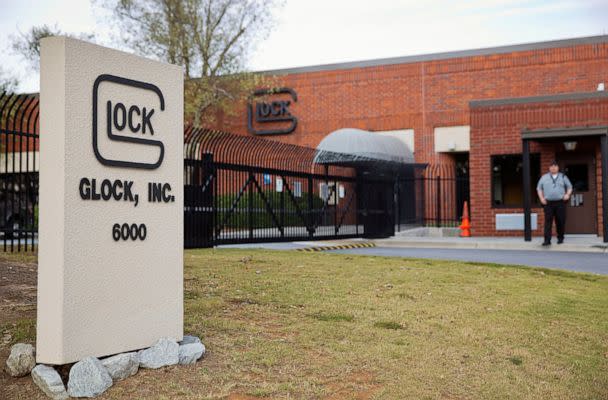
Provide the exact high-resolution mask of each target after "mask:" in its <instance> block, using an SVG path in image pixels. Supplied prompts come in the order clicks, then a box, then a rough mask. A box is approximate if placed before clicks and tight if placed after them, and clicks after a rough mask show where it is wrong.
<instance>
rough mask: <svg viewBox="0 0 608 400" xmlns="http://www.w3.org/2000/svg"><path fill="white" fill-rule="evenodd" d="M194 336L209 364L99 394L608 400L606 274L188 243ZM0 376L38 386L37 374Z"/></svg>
mask: <svg viewBox="0 0 608 400" xmlns="http://www.w3.org/2000/svg"><path fill="white" fill-rule="evenodd" d="M26 324H27V322H26ZM9 325H10V324H9ZM7 326H8V325H7ZM11 326H14V328H11V327H8V328H5V329H8V330H11V329H18V327H17V325H16V324H13V325H11ZM19 329H20V335H21V337H23V335H24V333H23V331H25V332H26V333H25V335H26V336H27V329H25V330H24V329H23V327H21V328H19ZM185 331H186V332H187V333H193V334H196V335H199V336H200V337H201V338H202V339H203V342H204V343H205V345H206V346H207V349H208V353H207V355H206V357H205V358H204V359H203V360H202V361H200V362H198V363H197V364H196V365H194V366H191V367H169V368H165V369H163V370H154V371H151V370H142V371H140V372H139V373H138V375H136V376H135V377H132V378H130V379H128V380H127V381H124V382H120V383H117V384H116V385H114V387H112V388H111V389H109V390H108V391H107V392H106V393H105V394H104V395H103V396H102V397H101V398H108V399H127V398H161V399H169V398H173V397H176V396H182V397H180V398H186V399H207V398H212V399H216V398H228V399H250V398H273V399H275V398H290V399H608V278H607V277H602V276H596V275H589V274H578V273H569V272H561V271H551V270H544V269H532V268H520V267H513V266H497V265H482V264H473V263H463V262H448V261H423V260H407V259H398V258H383V257H366V256H347V255H338V254H327V253H302V252H291V251H283V252H279V251H275V252H273V251H263V250H232V249H231V250H227V249H221V250H200V251H187V252H186V253H185ZM28 339H29V340H30V341H32V340H34V338H33V337H29V338H28ZM3 382H10V383H9V385H10V387H9V389H10V391H9V393H11V394H12V395H14V396H16V397H17V398H19V397H20V396H23V397H21V398H28V399H29V398H32V396H37V395H38V393H37V392H36V388H35V387H33V385H32V384H31V383H30V380H29V378H22V379H20V380H16V381H14V380H13V381H2V382H0V383H3ZM13 382H19V386H15V385H16V384H15V383H13ZM40 398H42V397H40Z"/></svg>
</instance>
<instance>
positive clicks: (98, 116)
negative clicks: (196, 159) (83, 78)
mask: <svg viewBox="0 0 608 400" xmlns="http://www.w3.org/2000/svg"><path fill="white" fill-rule="evenodd" d="M164 110H165V99H164V97H163V93H162V92H161V90H160V89H159V88H158V86H156V85H153V84H151V83H146V82H141V81H136V80H132V79H127V78H122V77H119V76H114V75H108V74H103V75H99V76H98V77H97V79H95V83H94V84H93V152H94V153H95V157H96V158H97V160H98V161H99V162H100V163H102V164H103V165H107V166H110V167H123V168H139V169H156V168H158V167H159V166H160V165H161V164H162V162H163V158H164V156H165V147H164V145H163V143H162V141H160V140H157V139H154V138H155V136H156V137H157V136H159V130H158V128H157V124H156V122H157V121H158V120H159V119H160V118H162V117H163V116H162V113H163V111H164ZM104 132H105V135H104V134H103V133H104ZM163 133H164V132H163Z"/></svg>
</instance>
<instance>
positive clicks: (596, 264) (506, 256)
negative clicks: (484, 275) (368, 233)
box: [331, 247, 608, 275]
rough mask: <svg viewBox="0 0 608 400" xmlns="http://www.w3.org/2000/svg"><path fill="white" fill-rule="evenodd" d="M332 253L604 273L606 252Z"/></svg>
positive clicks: (607, 259)
mask: <svg viewBox="0 0 608 400" xmlns="http://www.w3.org/2000/svg"><path fill="white" fill-rule="evenodd" d="M331 252H333V253H342V254H361V255H368V256H386V257H411V258H428V259H437V260H460V261H474V262H486V263H497V264H518V265H527V266H532V267H545V268H558V269H565V270H570V271H577V272H591V273H594V274H602V275H608V254H606V253H576V252H571V251H569V252H565V251H563V252H562V251H547V252H544V251H534V250H481V249H431V248H425V249H423V248H418V249H415V248H394V247H372V248H360V249H347V250H332V251H331Z"/></svg>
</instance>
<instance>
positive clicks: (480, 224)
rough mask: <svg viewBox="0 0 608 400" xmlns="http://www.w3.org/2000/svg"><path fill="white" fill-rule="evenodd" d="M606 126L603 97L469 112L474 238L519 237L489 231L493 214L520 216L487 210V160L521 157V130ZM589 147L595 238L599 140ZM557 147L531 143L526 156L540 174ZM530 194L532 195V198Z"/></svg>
mask: <svg viewBox="0 0 608 400" xmlns="http://www.w3.org/2000/svg"><path fill="white" fill-rule="evenodd" d="M602 125H604V126H605V125H608V97H603V98H594V99H586V100H577V101H561V102H545V103H526V104H517V105H503V106H488V107H474V108H473V109H472V110H471V151H470V159H469V160H470V161H469V163H470V177H471V178H470V179H471V182H470V183H471V220H472V221H473V223H472V225H473V228H472V233H473V234H474V235H478V236H482V235H505V236H506V235H516V236H520V235H522V232H521V231H519V232H518V231H502V232H496V231H494V227H495V215H496V214H497V213H510V212H514V213H515V212H522V209H521V208H512V209H505V208H492V205H491V191H490V190H489V188H490V182H491V175H490V174H491V171H490V163H491V160H490V157H491V155H496V154H517V153H521V151H522V142H521V132H522V130H523V129H544V128H566V127H592V126H602ZM586 140H587V141H590V142H592V143H591V144H592V146H593V147H592V149H593V150H592V152H594V153H595V156H596V160H598V162H597V167H598V169H597V171H596V185H597V186H596V187H597V193H598V197H597V201H598V204H599V206H598V217H599V221H598V234H601V232H602V221H601V215H602V206H601V199H602V197H601V191H602V190H601V188H602V182H601V169H599V168H600V165H601V164H600V162H599V161H601V160H600V158H601V157H600V154H599V139H598V138H593V139H591V138H590V139H586ZM560 146H561V143H558V144H552V143H536V142H531V147H530V151H531V152H539V153H540V155H541V173H542V172H545V171H547V170H548V167H549V163H550V162H551V160H552V159H553V158H555V152H556V151H561V150H562V149H561V148H560ZM535 195H536V194H535V193H533V196H535ZM532 212H536V213H538V221H539V224H538V228H539V229H538V230H537V231H534V232H533V234H535V235H542V229H543V218H544V215H543V212H542V209H541V208H533V210H532Z"/></svg>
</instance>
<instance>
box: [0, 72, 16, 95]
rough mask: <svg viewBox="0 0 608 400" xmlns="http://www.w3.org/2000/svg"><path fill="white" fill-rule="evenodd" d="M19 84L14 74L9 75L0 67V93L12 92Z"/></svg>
mask: <svg viewBox="0 0 608 400" xmlns="http://www.w3.org/2000/svg"><path fill="white" fill-rule="evenodd" d="M18 86H19V81H18V80H17V78H15V77H14V76H12V75H10V74H9V73H8V72H7V71H6V70H4V69H3V68H2V67H0V94H2V93H4V92H6V93H14V92H15V91H16V90H17V87H18Z"/></svg>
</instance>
